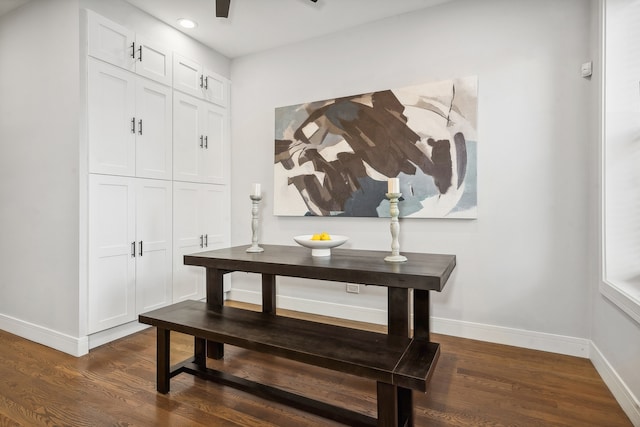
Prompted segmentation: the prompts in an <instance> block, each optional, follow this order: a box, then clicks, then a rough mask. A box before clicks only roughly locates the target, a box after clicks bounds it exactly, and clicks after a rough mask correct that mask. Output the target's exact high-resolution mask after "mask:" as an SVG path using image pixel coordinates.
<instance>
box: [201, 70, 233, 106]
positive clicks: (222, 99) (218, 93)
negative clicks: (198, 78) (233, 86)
mask: <svg viewBox="0 0 640 427" xmlns="http://www.w3.org/2000/svg"><path fill="white" fill-rule="evenodd" d="M203 89H204V91H203V93H204V98H205V99H206V100H207V101H210V102H213V103H214V104H218V105H219V106H221V107H223V108H227V107H228V106H229V81H228V80H227V79H225V78H224V77H222V76H220V75H218V74H216V73H214V72H213V71H211V70H204V88H203Z"/></svg>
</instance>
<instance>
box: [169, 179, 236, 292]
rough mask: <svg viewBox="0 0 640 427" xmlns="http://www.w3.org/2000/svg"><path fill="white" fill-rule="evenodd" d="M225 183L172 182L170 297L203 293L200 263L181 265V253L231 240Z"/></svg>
mask: <svg viewBox="0 0 640 427" xmlns="http://www.w3.org/2000/svg"><path fill="white" fill-rule="evenodd" d="M228 198H229V193H228V187H227V186H223V185H212V184H196V183H190V182H174V185H173V200H174V204H173V206H174V207H173V220H174V226H173V259H174V264H173V301H174V302H178V301H182V300H185V299H201V298H204V297H205V274H204V269H203V268H201V267H193V266H187V265H184V259H183V258H184V255H187V254H191V253H195V252H200V251H204V250H213V249H219V248H223V247H227V246H229V244H230V230H229V223H230V214H229V200H228Z"/></svg>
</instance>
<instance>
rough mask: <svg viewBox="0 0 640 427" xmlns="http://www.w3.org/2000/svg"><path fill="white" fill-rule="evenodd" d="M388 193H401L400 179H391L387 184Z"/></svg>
mask: <svg viewBox="0 0 640 427" xmlns="http://www.w3.org/2000/svg"><path fill="white" fill-rule="evenodd" d="M387 189H388V191H387V193H399V192H400V179H398V178H389V181H388V182H387Z"/></svg>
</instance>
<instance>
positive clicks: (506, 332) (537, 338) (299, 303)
mask: <svg viewBox="0 0 640 427" xmlns="http://www.w3.org/2000/svg"><path fill="white" fill-rule="evenodd" d="M229 299H231V300H234V301H242V302H246V303H251V304H261V303H262V297H261V294H260V292H254V291H247V290H243V289H232V290H231V291H230V292H229ZM277 305H278V307H281V308H284V309H288V310H294V311H301V312H304V313H313V314H320V315H324V316H332V317H337V318H340V319H348V320H356V321H360V322H367V323H374V324H377V325H386V324H387V312H386V310H377V309H370V308H364V307H357V306H351V305H343V304H336V303H330V302H324V301H314V300H307V299H301V298H292V297H287V296H281V295H278V296H277ZM431 331H432V332H434V333H437V334H443V335H452V336H456V337H461V338H469V339H475V340H480V341H487V342H494V343H497V344H505V345H512V346H516V347H524V348H529V349H533V350H543V351H550V352H553V353H560V354H566V355H570V356H578V357H584V358H588V357H589V343H590V341H589V340H587V339H583V338H574V337H567V336H562V335H553V334H545V333H541V332H532V331H525V330H522V329H513V328H505V327H501V326H493V325H485V324H481V323H472V322H464V321H460V320H450V319H442V318H437V317H432V318H431Z"/></svg>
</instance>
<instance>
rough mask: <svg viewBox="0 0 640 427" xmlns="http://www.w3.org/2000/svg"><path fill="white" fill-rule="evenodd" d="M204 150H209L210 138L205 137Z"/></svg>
mask: <svg viewBox="0 0 640 427" xmlns="http://www.w3.org/2000/svg"><path fill="white" fill-rule="evenodd" d="M204 148H206V149H209V137H208V136H205V137H204Z"/></svg>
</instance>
